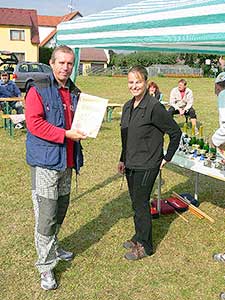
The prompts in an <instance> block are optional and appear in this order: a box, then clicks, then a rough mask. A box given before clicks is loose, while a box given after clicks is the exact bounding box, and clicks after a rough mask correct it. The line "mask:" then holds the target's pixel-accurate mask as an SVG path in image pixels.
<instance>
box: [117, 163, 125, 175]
mask: <svg viewBox="0 0 225 300" xmlns="http://www.w3.org/2000/svg"><path fill="white" fill-rule="evenodd" d="M124 170H125V165H124V162H122V161H120V162H119V163H118V172H119V173H120V174H124Z"/></svg>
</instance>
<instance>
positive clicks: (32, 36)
mask: <svg viewBox="0 0 225 300" xmlns="http://www.w3.org/2000/svg"><path fill="white" fill-rule="evenodd" d="M80 17H82V15H81V14H80V13H79V12H78V11H74V12H71V13H69V14H67V15H64V16H41V15H37V11H36V10H35V9H17V8H0V36H1V39H0V50H1V51H3V50H6V51H11V52H14V53H15V54H16V56H17V58H18V59H19V61H25V60H26V61H39V47H49V48H54V47H55V46H56V28H57V25H58V24H59V23H61V22H66V21H71V20H74V19H76V18H80ZM108 62H109V54H108V50H103V49H93V48H90V49H88V48H83V49H81V53H80V68H79V73H80V74H83V75H86V74H88V73H89V72H96V71H98V70H99V69H103V68H106V67H107V63H108Z"/></svg>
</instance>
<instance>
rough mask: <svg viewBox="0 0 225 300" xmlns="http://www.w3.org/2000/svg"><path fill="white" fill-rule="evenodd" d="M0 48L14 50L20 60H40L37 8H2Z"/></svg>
mask: <svg viewBox="0 0 225 300" xmlns="http://www.w3.org/2000/svg"><path fill="white" fill-rule="evenodd" d="M0 36H1V39H0V50H7V51H11V52H14V53H15V54H16V55H17V57H18V59H19V60H20V61H22V60H28V61H38V55H39V50H38V46H39V42H40V41H39V32H38V18H37V11H36V10H35V9H16V8H0Z"/></svg>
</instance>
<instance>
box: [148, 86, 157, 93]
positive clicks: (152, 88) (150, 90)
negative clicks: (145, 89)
mask: <svg viewBox="0 0 225 300" xmlns="http://www.w3.org/2000/svg"><path fill="white" fill-rule="evenodd" d="M155 90H156V88H155V87H154V86H153V85H152V86H150V88H149V93H150V94H152V95H153V94H155Z"/></svg>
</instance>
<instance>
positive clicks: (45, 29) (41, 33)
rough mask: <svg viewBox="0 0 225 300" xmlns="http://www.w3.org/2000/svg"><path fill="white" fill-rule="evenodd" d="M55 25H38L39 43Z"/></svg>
mask: <svg viewBox="0 0 225 300" xmlns="http://www.w3.org/2000/svg"><path fill="white" fill-rule="evenodd" d="M54 29H55V27H44V26H38V30H39V38H40V43H41V42H42V41H43V40H44V39H45V38H46V37H47V36H48V35H49V34H50V33H51V32H52V30H54Z"/></svg>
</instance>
